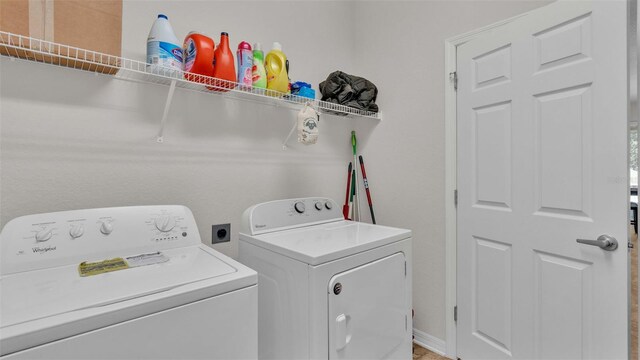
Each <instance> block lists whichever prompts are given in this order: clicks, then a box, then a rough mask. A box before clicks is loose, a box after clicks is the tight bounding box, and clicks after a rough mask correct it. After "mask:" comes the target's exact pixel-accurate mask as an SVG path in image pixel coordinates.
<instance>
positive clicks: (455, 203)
mask: <svg viewBox="0 0 640 360" xmlns="http://www.w3.org/2000/svg"><path fill="white" fill-rule="evenodd" d="M453 205H454V206H455V207H458V189H455V190H453Z"/></svg>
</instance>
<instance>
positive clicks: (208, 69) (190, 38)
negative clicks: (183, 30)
mask: <svg viewBox="0 0 640 360" xmlns="http://www.w3.org/2000/svg"><path fill="white" fill-rule="evenodd" d="M182 47H183V52H184V71H185V74H184V77H185V79H187V80H190V81H197V82H202V83H205V82H207V81H209V79H203V78H202V77H200V76H195V75H193V74H198V75H204V76H213V49H214V48H215V44H214V42H213V39H211V38H210V37H208V36H205V35H202V34H199V33H197V32H195V31H192V32H190V33H189V34H188V35H187V37H186V38H185V39H184V44H183V45H182Z"/></svg>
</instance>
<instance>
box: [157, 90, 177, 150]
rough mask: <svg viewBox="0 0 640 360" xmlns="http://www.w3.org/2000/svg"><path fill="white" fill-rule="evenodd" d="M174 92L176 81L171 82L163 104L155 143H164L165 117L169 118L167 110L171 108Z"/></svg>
mask: <svg viewBox="0 0 640 360" xmlns="http://www.w3.org/2000/svg"><path fill="white" fill-rule="evenodd" d="M174 91H176V81H175V80H172V81H171V85H169V93H168V94H167V101H166V102H165V104H164V111H163V113H162V119H161V120H160V131H158V137H157V139H156V141H157V142H159V143H161V142H164V127H165V125H166V123H167V116H169V108H170V107H171V101H172V100H173V93H174Z"/></svg>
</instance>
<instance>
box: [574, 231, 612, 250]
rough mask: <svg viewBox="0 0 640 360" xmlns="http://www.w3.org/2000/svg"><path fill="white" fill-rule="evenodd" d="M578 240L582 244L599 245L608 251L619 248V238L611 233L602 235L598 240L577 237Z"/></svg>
mask: <svg viewBox="0 0 640 360" xmlns="http://www.w3.org/2000/svg"><path fill="white" fill-rule="evenodd" d="M576 241H577V242H579V243H580V244H587V245H593V246H597V247H599V248H600V249H602V250H606V251H613V250H615V249H617V248H618V240H616V238H614V237H613V236H609V235H600V236H598V239H596V240H585V239H576Z"/></svg>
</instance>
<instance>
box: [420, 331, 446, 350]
mask: <svg viewBox="0 0 640 360" xmlns="http://www.w3.org/2000/svg"><path fill="white" fill-rule="evenodd" d="M413 336H414V338H413V342H414V343H416V344H418V345H420V346H422V347H423V348H425V349H429V350H431V351H433V352H434V353H436V354H438V355H442V356H446V355H445V353H446V351H447V343H446V342H445V341H444V340H442V339H438V338H437V337H435V336H432V335H429V334H427V333H425V332H422V331H420V330H416V329H413Z"/></svg>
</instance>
